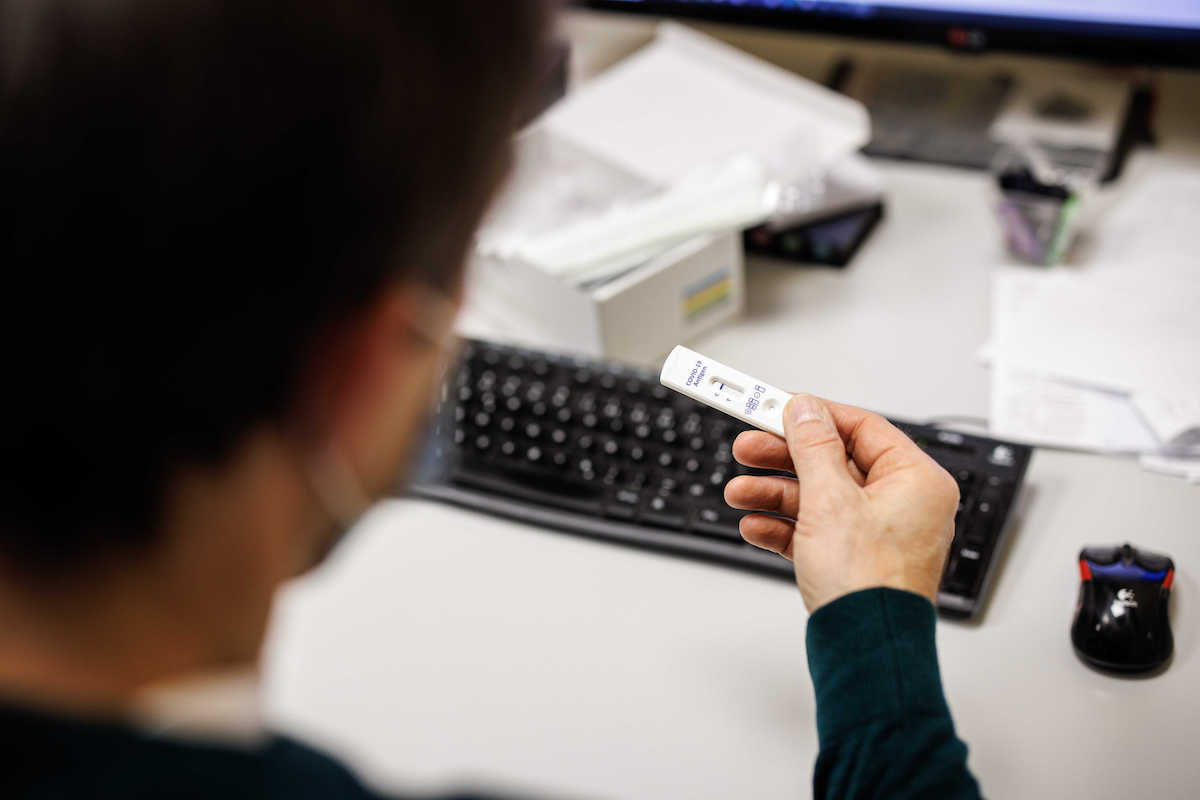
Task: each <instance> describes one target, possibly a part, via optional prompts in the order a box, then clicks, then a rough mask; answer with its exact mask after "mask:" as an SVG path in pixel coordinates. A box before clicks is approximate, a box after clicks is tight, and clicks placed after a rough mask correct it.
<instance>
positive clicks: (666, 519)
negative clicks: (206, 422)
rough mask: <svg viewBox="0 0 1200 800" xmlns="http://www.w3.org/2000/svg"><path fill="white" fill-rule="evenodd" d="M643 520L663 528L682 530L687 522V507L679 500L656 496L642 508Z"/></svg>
mask: <svg viewBox="0 0 1200 800" xmlns="http://www.w3.org/2000/svg"><path fill="white" fill-rule="evenodd" d="M641 518H642V519H643V520H644V521H645V522H648V523H650V524H651V525H657V526H658V527H661V528H682V527H683V526H684V524H686V522H687V506H686V505H684V504H683V503H681V502H680V501H679V500H678V499H677V498H673V497H664V496H662V495H657V494H656V495H654V496H652V497H651V498H649V500H647V501H646V503H645V504H644V505H643V506H642V512H641Z"/></svg>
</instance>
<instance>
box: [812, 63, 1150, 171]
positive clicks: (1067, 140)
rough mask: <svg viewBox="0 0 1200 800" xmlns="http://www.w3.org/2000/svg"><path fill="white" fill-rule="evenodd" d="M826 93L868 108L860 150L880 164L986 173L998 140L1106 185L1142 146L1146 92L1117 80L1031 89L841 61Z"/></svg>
mask: <svg viewBox="0 0 1200 800" xmlns="http://www.w3.org/2000/svg"><path fill="white" fill-rule="evenodd" d="M829 85H830V86H832V87H833V88H834V89H837V90H838V91H841V92H843V93H845V94H847V95H849V96H850V97H854V98H855V99H857V100H859V101H860V102H862V103H863V104H864V105H866V106H867V108H868V109H869V110H870V112H871V125H872V130H873V137H872V140H871V142H870V143H869V144H868V145H867V146H866V148H864V152H865V153H867V154H868V155H871V156H878V157H882V158H895V159H906V160H913V161H925V162H932V163H937V164H948V165H952V166H957V167H965V168H968V169H988V168H989V167H991V166H992V165H993V164H994V163H995V161H996V157H997V155H998V153H999V152H1000V150H1001V148H1002V147H1003V143H1004V142H1005V141H1011V140H1013V139H1021V140H1025V141H1035V142H1037V143H1038V144H1039V145H1040V146H1041V147H1042V148H1043V149H1044V150H1045V152H1046V153H1047V155H1048V156H1049V157H1051V158H1052V159H1054V160H1055V161H1056V162H1061V163H1063V164H1064V165H1069V166H1070V167H1071V168H1072V169H1073V170H1075V171H1079V172H1084V173H1093V174H1094V176H1095V179H1096V180H1100V181H1107V180H1111V179H1113V178H1115V177H1116V176H1117V175H1118V174H1119V173H1120V171H1121V167H1122V165H1123V162H1124V159H1125V156H1126V154H1127V153H1128V151H1129V149H1130V148H1131V147H1132V146H1133V145H1134V144H1137V143H1139V142H1142V141H1148V139H1149V135H1148V128H1149V124H1148V119H1149V109H1150V106H1151V105H1152V103H1151V99H1152V98H1151V96H1150V93H1149V90H1148V89H1146V88H1144V87H1135V86H1134V85H1133V84H1132V82H1130V81H1128V80H1125V79H1122V78H1119V77H1097V78H1094V79H1092V78H1089V79H1088V80H1086V81H1083V80H1071V81H1068V82H1067V83H1066V84H1064V83H1063V80H1062V79H1061V76H1055V82H1054V85H1053V86H1051V85H1049V83H1047V84H1046V85H1044V86H1037V85H1032V84H1031V83H1030V82H1029V81H1028V80H1026V81H1025V82H1024V83H1022V82H1019V81H1018V80H1016V79H1014V77H1013V76H1012V75H1010V74H1008V73H1004V72H993V73H990V74H989V73H982V74H981V73H979V72H978V71H975V70H954V71H951V70H948V69H945V70H943V69H937V68H936V67H932V66H913V65H912V64H911V63H904V62H897V61H892V60H889V59H878V60H872V59H860V60H856V61H850V60H842V61H839V62H838V63H837V64H836V65H835V67H834V69H833V72H832V74H831V77H830V79H829Z"/></svg>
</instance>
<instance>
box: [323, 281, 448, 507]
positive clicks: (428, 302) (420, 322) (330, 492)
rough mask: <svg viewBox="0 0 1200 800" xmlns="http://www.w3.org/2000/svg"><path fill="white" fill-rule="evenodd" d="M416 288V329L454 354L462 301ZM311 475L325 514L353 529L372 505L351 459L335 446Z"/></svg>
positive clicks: (443, 349)
mask: <svg viewBox="0 0 1200 800" xmlns="http://www.w3.org/2000/svg"><path fill="white" fill-rule="evenodd" d="M412 291H413V294H414V295H415V296H417V297H418V302H417V304H416V306H415V308H416V313H415V314H414V315H413V318H412V319H410V320H409V324H410V325H411V327H412V329H413V331H414V332H415V333H416V334H417V335H418V336H420V337H421V338H422V339H425V340H426V341H428V342H429V343H430V344H431V345H433V346H434V347H437V348H438V350H440V351H441V352H442V353H443V354H445V355H450V354H452V353H453V345H452V344H451V341H449V337H448V333H449V332H450V331H451V330H452V329H453V325H454V318H455V317H456V316H457V315H458V304H457V303H455V302H454V301H452V300H451V299H450V298H448V297H447V296H446V295H445V294H443V293H442V292H439V291H437V290H434V289H428V288H425V287H414V289H413V290H412ZM308 477H309V481H310V483H311V484H312V488H313V492H314V493H315V494H316V496H317V501H318V502H319V503H320V504H321V506H322V508H324V510H325V513H326V514H327V515H328V516H329V517H330V518H331V519H332V520H334V521H335V522H336V523H337V524H338V525H340V526H341V527H342V528H343V529H348V528H350V527H351V526H352V525H353V524H354V523H355V522H356V521H357V520H358V518H359V517H360V516H362V514H363V512H364V511H366V510H367V507H368V506H370V505H371V498H370V497H369V496H368V495H367V492H366V489H364V488H363V483H362V481H361V480H360V479H359V477H358V474H357V473H356V472H355V471H354V468H353V466H351V464H350V461H349V460H348V459H347V458H346V457H345V456H344V455H343V454H342V453H341V451H340V450H339V449H337V448H336V447H333V446H332V445H330V446H327V447H325V448H324V450H323V451H322V452H321V453H320V454H319V455H317V456H315V457H313V458H310V459H308Z"/></svg>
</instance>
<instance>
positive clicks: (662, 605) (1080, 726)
mask: <svg viewBox="0 0 1200 800" xmlns="http://www.w3.org/2000/svg"><path fill="white" fill-rule="evenodd" d="M1156 158H1157V156H1154V155H1143V156H1140V157H1139V158H1138V159H1137V160H1136V161H1135V162H1134V164H1133V169H1135V170H1136V169H1150V168H1153V167H1154V165H1155V159H1156ZM881 168H882V169H883V170H884V172H885V173H886V176H887V179H888V182H889V186H890V189H889V198H890V204H889V206H888V216H887V219H886V220H885V221H884V222H883V224H882V226H881V227H880V228H879V230H878V231H877V232H876V233H875V235H874V236H873V237H872V238H871V239H870V241H869V242H868V243H867V245H866V247H865V249H864V250H863V251H862V252H861V253H860V254H859V255H858V257H857V258H856V259H855V261H854V262H853V264H852V266H851V267H850V268H849V269H847V270H825V269H811V268H796V267H793V266H788V265H782V264H779V263H770V262H753V263H752V264H751V266H750V269H749V273H748V288H749V300H748V310H747V315H746V317H745V319H744V320H742V321H741V322H739V323H738V324H735V325H730V326H728V327H726V328H724V329H722V330H720V331H718V332H716V333H714V334H712V335H710V336H708V337H705V338H704V339H702V340H701V341H699V342H696V343H695V344H696V346H697V347H698V348H699V349H701V350H703V351H704V352H707V353H710V354H711V355H713V356H714V357H716V358H719V359H722V360H726V361H728V362H729V363H733V364H736V365H738V366H739V368H742V369H744V370H745V371H747V372H749V373H751V374H759V375H762V376H764V377H765V378H768V379H769V380H771V381H772V382H774V383H776V384H778V385H781V386H785V387H789V388H794V389H804V390H809V391H814V392H818V393H821V394H824V395H827V396H829V397H833V398H837V399H840V400H844V401H847V402H853V403H858V404H862V405H865V406H868V407H872V408H876V409H878V410H881V411H884V412H887V413H889V414H893V415H896V416H901V417H908V418H910V419H915V420H920V419H922V418H926V417H931V416H936V415H943V414H968V415H976V416H986V414H987V399H988V376H987V372H986V370H984V369H983V368H981V367H980V366H978V365H977V364H976V363H975V362H974V360H973V353H974V351H975V349H976V348H977V347H978V345H979V344H980V343H982V342H983V341H984V339H985V338H986V336H987V332H988V325H989V314H988V297H989V272H990V270H991V269H992V268H993V267H994V266H995V265H997V264H1000V263H1003V262H1004V261H1005V257H1004V255H1003V253H1002V251H1001V249H1000V245H999V241H998V234H997V229H996V224H995V221H994V219H993V217H992V213H991V211H990V207H989V194H988V186H989V184H988V180H987V178H986V177H985V176H983V175H980V174H976V173H971V172H962V171H954V170H947V169H942V168H937V167H931V166H921V165H897V164H888V163H882V164H881ZM1198 237H1200V234H1198ZM1198 243H1200V238H1198ZM1019 514H1020V516H1019V524H1018V526H1017V528H1016V530H1015V531H1014V533H1013V536H1012V539H1011V540H1010V541H1011V544H1010V547H1009V548H1008V551H1007V554H1006V557H1005V558H1004V559H1003V561H1002V563H1001V565H1000V572H999V575H998V578H997V580H996V581H995V584H994V587H993V592H992V595H991V601H990V605H989V607H988V608H987V610H986V613H985V615H984V616H983V618H982V620H981V621H979V622H978V623H972V624H964V623H956V622H951V621H942V622H941V623H939V628H938V647H939V650H940V654H941V664H942V672H943V678H944V682H945V689H946V694H947V697H948V699H949V702H950V706H951V709H952V710H953V712H954V716H955V721H956V724H957V726H958V730H959V733H960V735H961V736H962V738H963V739H964V740H965V741H966V742H967V744H968V745H969V747H970V766H971V768H972V769H973V770H974V772H975V774H976V775H977V777H978V778H979V780H980V782H981V784H982V787H983V790H984V792H985V793H986V794H987V795H988V796H989V797H995V798H1009V797H1014V798H1015V797H1021V798H1035V797H1036V798H1041V797H1054V798H1067V797H1154V798H1175V797H1187V796H1195V792H1196V788H1195V787H1196V786H1198V785H1200V758H1198V757H1197V756H1196V747H1195V746H1194V737H1193V732H1194V730H1195V728H1196V726H1197V725H1198V724H1200V722H1198V721H1200V688H1198V687H1200V652H1198V651H1197V648H1198V646H1200V645H1198V641H1197V639H1198V637H1197V632H1196V623H1197V619H1198V618H1200V615H1198V614H1197V610H1196V603H1197V597H1198V596H1200V592H1198V591H1197V587H1198V582H1200V577H1198V576H1200V489H1197V488H1196V487H1193V486H1188V485H1187V484H1185V483H1184V482H1183V481H1181V480H1178V479H1174V478H1169V477H1163V476H1158V475H1153V474H1150V473H1147V472H1144V471H1143V470H1141V469H1140V468H1139V467H1138V466H1137V465H1136V464H1135V463H1133V462H1132V461H1129V460H1122V459H1115V458H1108V457H1100V456H1090V455H1083V454H1072V453H1064V452H1057V451H1047V450H1039V451H1038V452H1037V453H1036V454H1035V456H1034V460H1033V463H1032V465H1031V467H1030V470H1029V474H1028V487H1027V491H1026V493H1025V496H1024V500H1023V502H1022V503H1021V505H1020V510H1019ZM1124 540H1130V541H1133V542H1135V543H1137V544H1139V545H1142V546H1145V547H1148V548H1151V549H1155V550H1161V551H1164V552H1166V553H1169V554H1171V555H1172V556H1173V557H1174V558H1175V560H1176V563H1177V565H1178V568H1179V572H1178V575H1177V578H1176V581H1175V592H1174V594H1175V597H1174V603H1173V617H1172V622H1173V628H1174V632H1175V636H1176V654H1175V657H1174V661H1173V663H1172V665H1171V666H1170V668H1169V669H1168V670H1167V671H1166V672H1164V673H1162V674H1160V675H1158V676H1156V677H1153V678H1149V679H1119V678H1113V677H1108V676H1105V675H1101V674H1098V673H1096V672H1093V671H1091V670H1089V669H1087V668H1086V667H1084V666H1083V665H1082V664H1081V663H1080V662H1079V661H1078V660H1077V659H1076V657H1075V655H1074V653H1073V652H1072V650H1071V644H1070V639H1069V636H1068V627H1069V625H1070V621H1071V615H1072V612H1073V610H1074V604H1075V597H1076V592H1077V587H1078V572H1077V568H1076V565H1075V562H1076V555H1077V553H1078V550H1079V548H1080V547H1081V546H1082V545H1084V544H1093V543H1106V542H1121V541H1124ZM805 619H806V614H805V611H804V607H803V605H802V603H801V601H800V597H799V595H798V593H797V591H796V590H795V588H794V586H792V585H791V584H789V583H787V582H784V581H780V580H776V579H771V578H766V577H759V576H755V575H751V574H746V573H742V572H738V571H734V570H729V569H724V568H721V567H718V566H711V565H706V564H699V563H694V562H691V561H688V560H685V559H681V558H676V557H671V556H666V555H659V554H653V553H647V552H642V551H639V550H634V549H627V548H624V547H620V546H615V545H608V544H604V543H599V542H595V541H590V540H586V539H582V538H576V537H572V536H566V535H563V534H560V533H556V532H551V531H546V530H541V529H539V528H537V527H536V526H530V525H523V524H518V523H514V522H508V521H502V520H498V519H493V518H491V517H487V516H483V515H479V514H474V513H470V512H467V511H463V510H458V509H453V508H450V507H445V506H440V505H436V504H433V503H427V502H418V501H391V502H388V503H385V504H383V505H381V506H380V507H379V508H378V509H377V510H376V511H374V512H373V513H372V514H371V515H370V516H369V517H368V518H367V519H365V520H364V522H363V523H362V525H361V526H360V528H359V529H358V531H357V532H356V533H355V534H354V535H353V536H352V538H351V540H350V541H349V542H348V543H347V544H346V545H344V547H343V549H342V550H341V551H340V552H339V553H338V554H337V555H336V557H335V559H334V560H333V561H332V563H330V564H329V565H328V566H327V567H325V568H324V569H322V570H321V571H320V572H318V573H316V574H315V575H312V576H310V577H308V578H306V579H303V580H301V581H298V582H296V583H295V584H294V585H293V586H291V587H290V588H289V589H288V590H287V591H285V592H284V593H283V594H282V596H281V598H280V603H279V606H278V608H277V613H276V617H275V622H274V626H273V629H272V635H271V638H270V641H269V645H268V650H267V658H266V664H265V670H266V706H267V714H268V717H269V719H270V720H271V721H272V722H273V723H274V724H275V725H276V726H278V727H280V728H282V729H284V730H286V731H289V732H292V733H294V734H297V735H300V736H303V737H306V738H308V739H309V740H310V741H314V742H316V743H318V744H320V745H323V746H326V747H328V748H330V749H331V750H333V751H334V752H336V753H339V754H341V755H343V756H344V757H346V758H347V759H348V760H349V761H350V763H351V764H353V765H354V766H355V767H356V768H357V769H359V770H360V772H361V773H362V774H363V775H364V776H366V777H367V778H368V779H369V780H370V781H371V782H373V783H375V784H377V785H379V786H383V787H386V788H390V789H393V790H403V789H411V790H423V789H435V788H444V787H447V786H450V785H462V784H464V783H466V784H474V785H484V786H489V787H494V788H497V789H506V790H509V791H518V792H520V791H530V792H532V793H535V794H536V795H537V796H545V797H596V798H680V799H681V800H682V799H683V798H687V799H688V800H701V799H702V798H722V799H724V798H756V799H757V798H761V799H762V800H772V799H773V798H780V800H782V799H783V798H802V797H807V796H809V794H810V791H811V788H810V786H811V784H810V780H811V773H812V766H813V760H814V758H815V755H816V731H815V726H814V709H813V697H812V686H811V683H810V680H809V677H808V671H807V664H806V660H805V652H804V630H805Z"/></svg>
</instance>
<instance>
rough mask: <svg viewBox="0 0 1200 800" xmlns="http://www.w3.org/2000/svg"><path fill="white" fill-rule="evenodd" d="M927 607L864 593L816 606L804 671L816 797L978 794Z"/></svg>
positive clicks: (909, 596) (892, 592) (911, 598)
mask: <svg viewBox="0 0 1200 800" xmlns="http://www.w3.org/2000/svg"><path fill="white" fill-rule="evenodd" d="M935 622H936V613H935V612H934V609H933V605H932V604H931V603H930V602H929V601H928V600H926V599H925V598H924V597H921V596H920V595H916V594H913V593H911V592H902V591H899V590H896V589H868V590H865V591H861V592H854V593H853V594H849V595H846V596H845V597H840V598H838V599H837V600H835V601H834V602H832V603H829V604H828V605H826V606H822V607H821V608H819V609H817V611H816V613H814V614H813V615H812V617H811V618H810V619H809V622H808V635H807V647H808V668H809V671H810V672H811V673H812V679H813V687H814V688H815V690H816V696H817V736H818V740H819V744H820V752H819V753H818V754H817V766H816V772H815V773H814V775H813V796H814V797H815V798H838V800H848V799H849V798H868V797H870V798H875V797H886V798H916V797H921V798H924V797H936V798H978V797H979V785H978V784H977V783H976V782H975V779H974V778H973V777H972V776H971V773H970V771H968V770H967V746H966V745H965V744H963V743H962V742H961V741H960V740H959V739H958V738H957V737H956V736H955V735H954V723H953V721H952V720H951V719H950V709H949V708H948V707H947V705H946V699H945V696H944V695H943V694H942V679H941V675H940V673H939V672H938V662H937V649H936V646H935V643H934V636H933V629H934V623H935Z"/></svg>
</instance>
